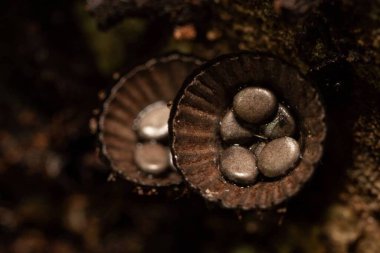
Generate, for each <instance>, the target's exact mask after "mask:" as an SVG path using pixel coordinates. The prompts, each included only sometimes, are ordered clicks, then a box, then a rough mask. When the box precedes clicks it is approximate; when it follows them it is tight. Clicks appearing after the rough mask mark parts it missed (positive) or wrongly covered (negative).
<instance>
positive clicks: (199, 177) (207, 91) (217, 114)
mask: <svg viewBox="0 0 380 253" xmlns="http://www.w3.org/2000/svg"><path fill="white" fill-rule="evenodd" d="M247 88H248V89H251V90H252V89H253V90H254V89H260V94H264V95H263V96H264V97H265V98H266V100H265V101H264V102H265V103H264V102H263V103H262V104H261V105H260V106H261V108H264V109H260V110H261V111H259V113H261V114H260V115H259V116H260V117H255V115H253V116H252V115H251V116H250V118H244V117H245V116H246V115H242V113H243V114H244V110H241V111H238V112H236V108H234V107H235V104H236V100H237V99H236V96H237V94H240V95H241V92H242V91H243V90H244V89H247ZM268 91H269V95H268ZM250 92H251V91H250ZM271 93H273V94H274V96H272V95H271ZM253 94H255V91H254V93H253ZM257 94H258V93H257ZM243 95H244V94H243ZM260 96H261V95H260ZM240 97H243V99H242V100H243V101H244V99H245V98H244V96H240ZM261 97H262V96H261ZM244 103H248V104H249V103H250V101H249V100H248V101H244ZM260 106H259V107H260ZM268 106H272V107H273V108H269V109H268V110H267V111H264V110H265V108H268ZM238 109H239V108H238ZM243 109H244V108H243ZM231 110H232V111H234V113H235V116H236V118H237V120H236V121H237V122H241V121H243V123H241V124H240V123H238V124H240V125H239V126H240V127H244V131H240V130H241V129H240V130H239V131H240V132H241V133H242V136H239V138H237V139H236V140H231V138H227V140H226V135H224V133H226V132H228V130H229V129H231V128H230V126H233V125H234V124H235V123H231V122H233V120H229V121H228V123H229V124H230V125H228V127H226V129H227V130H226V129H223V128H222V126H221V124H223V120H224V117H225V116H226V115H229V114H230V113H231ZM239 113H240V115H239ZM276 113H277V114H276ZM276 115H277V116H278V115H280V116H281V117H280V118H279V119H278V118H277V121H279V120H280V123H281V124H280V125H276V124H277V123H276V122H275V120H276ZM289 115H291V117H290V118H289ZM256 116H257V115H256ZM324 116H325V112H324V108H323V106H322V103H321V101H320V99H319V95H318V93H317V91H316V90H315V89H314V88H313V87H312V86H311V84H310V83H309V82H308V81H307V80H305V79H304V78H303V77H302V76H301V75H300V74H299V73H298V71H297V70H296V69H295V68H293V67H291V66H289V65H288V64H285V63H283V62H282V61H280V60H278V59H275V58H273V57H268V56H258V55H255V54H252V53H241V54H235V55H226V56H222V57H220V58H217V59H215V60H214V61H212V62H210V63H208V64H205V65H204V66H202V67H201V68H200V69H198V71H197V72H196V73H193V75H192V76H191V77H190V78H188V79H187V80H186V82H185V83H184V86H183V87H182V89H181V90H180V92H179V93H178V94H177V97H176V99H175V101H174V103H173V107H172V111H171V115H170V120H169V132H170V137H171V139H170V147H171V149H172V153H173V155H174V156H175V159H174V163H175V164H176V166H177V168H178V169H179V170H180V171H181V172H182V174H183V175H184V178H185V180H186V181H187V182H188V183H189V184H190V185H191V186H192V187H193V188H194V189H196V190H197V191H198V192H200V194H201V195H202V196H203V197H205V198H206V199H208V200H209V201H214V202H218V203H220V204H221V205H222V206H224V207H227V208H239V209H268V208H271V207H273V206H275V205H278V204H280V203H282V202H284V201H285V200H287V199H288V198H290V197H292V196H294V195H295V194H296V193H297V192H298V191H299V190H300V189H301V187H302V185H303V184H304V183H305V182H306V181H307V180H308V179H309V178H310V176H311V174H312V172H313V171H314V168H315V167H316V165H317V162H318V161H319V159H320V158H321V155H322V142H323V140H324V138H325V133H326V126H325V123H324ZM229 117H230V118H229V119H231V115H230V116H229ZM225 121H226V120H225ZM292 122H293V123H292ZM284 124H285V126H287V127H283V126H284ZM286 124H290V126H289V125H286ZM291 124H294V125H295V126H292V125H291ZM237 129H239V127H237ZM223 131H224V133H223ZM250 131H251V132H250ZM221 132H222V134H221ZM229 134H230V133H229ZM282 135H285V136H287V135H292V137H293V138H289V137H286V138H288V139H286V138H285V139H284V140H280V141H277V142H274V141H276V140H278V139H281V137H283V136H282ZM230 136H231V135H228V137H230ZM232 139H233V138H232ZM247 139H248V141H247ZM241 140H242V141H241ZM240 141H241V142H240ZM261 142H264V143H266V144H265V146H264V147H262V146H261V148H262V149H261V155H262V156H264V155H265V156H266V157H267V158H268V159H267V160H266V161H264V162H263V158H260V155H259V156H258V157H256V158H255V159H256V160H255V161H256V163H257V166H258V168H259V170H260V166H261V167H262V168H264V167H265V169H267V170H266V171H265V172H264V169H262V171H261V173H260V174H259V175H257V176H256V175H255V177H256V178H255V179H253V174H251V175H247V174H244V175H245V177H246V179H247V181H245V182H244V181H243V182H242V183H241V182H240V183H239V180H240V179H238V180H235V179H236V175H237V174H236V175H232V174H231V173H230V172H231V170H227V169H226V168H225V166H224V165H223V160H226V161H228V163H229V164H233V163H231V160H232V158H231V154H234V155H235V153H236V150H237V149H235V151H234V152H229V153H228V155H229V157H228V159H225V158H226V157H224V155H223V154H224V152H225V150H227V149H228V148H229V147H231V145H234V144H235V145H236V144H238V145H240V146H241V147H243V148H245V149H246V150H249V148H250V147H251V146H252V145H253V144H254V143H261ZM271 142H272V144H271ZM273 143H274V144H273ZM266 147H269V148H266ZM273 147H274V148H273ZM278 147H281V149H279V150H280V151H281V152H283V149H282V147H287V148H289V151H291V152H293V153H290V154H291V155H292V157H293V159H289V160H286V159H287V158H286V157H287V154H282V156H281V154H280V155H279V157H278V158H279V159H280V157H282V159H284V160H283V162H284V161H285V162H287V163H286V164H287V166H288V167H289V168H288V169H286V168H285V169H282V170H281V171H280V173H277V174H276V173H274V172H273V171H272V172H268V164H269V165H274V164H276V165H277V167H276V168H277V169H279V168H280V169H281V168H282V167H281V166H279V165H278V164H279V163H278V160H276V155H275V154H272V151H274V150H275V148H278ZM242 152H243V153H244V155H247V153H246V151H245V150H244V151H242ZM250 152H251V153H252V156H256V155H257V154H255V151H250ZM276 152H277V151H276ZM297 152H298V153H297ZM243 153H242V154H243ZM236 157H238V156H236ZM269 158H270V159H269ZM246 159H248V160H249V159H251V158H250V157H248V156H247V158H246ZM264 160H265V159H264ZM252 161H253V160H252ZM268 161H269V162H268ZM238 162H239V161H238V160H237V163H238ZM226 164H227V163H226ZM280 165H281V164H280ZM269 167H270V166H269ZM240 169H241V168H240ZM226 171H229V172H228V173H229V174H231V175H230V176H231V177H230V179H231V178H232V180H230V179H229V178H228V175H227V174H228V173H227V172H226ZM241 171H243V172H244V173H246V172H247V170H241ZM250 171H251V173H256V171H255V170H254V169H253V167H252V168H251V170H250ZM232 172H233V171H232ZM241 175H243V174H241Z"/></svg>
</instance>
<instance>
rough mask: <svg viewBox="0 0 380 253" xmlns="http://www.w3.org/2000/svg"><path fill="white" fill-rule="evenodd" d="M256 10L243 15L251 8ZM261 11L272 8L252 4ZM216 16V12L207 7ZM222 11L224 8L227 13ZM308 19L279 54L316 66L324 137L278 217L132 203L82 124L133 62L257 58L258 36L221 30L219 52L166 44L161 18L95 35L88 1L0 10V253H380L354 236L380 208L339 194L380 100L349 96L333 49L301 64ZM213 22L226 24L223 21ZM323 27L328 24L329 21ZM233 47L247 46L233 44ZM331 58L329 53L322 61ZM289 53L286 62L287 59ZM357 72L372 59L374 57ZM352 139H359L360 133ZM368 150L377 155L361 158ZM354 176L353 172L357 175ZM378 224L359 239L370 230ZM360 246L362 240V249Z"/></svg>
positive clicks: (168, 34)
mask: <svg viewBox="0 0 380 253" xmlns="http://www.w3.org/2000/svg"><path fill="white" fill-rule="evenodd" d="M237 2H239V1H237ZM252 6H253V5H248V7H247V8H252V9H254V8H255V7H252ZM349 6H350V5H349ZM266 8H272V7H271V5H269V7H268V6H260V5H258V7H257V9H258V10H261V9H263V10H265V9H266ZM209 11H210V10H209ZM214 11H215V12H217V11H216V10H211V12H214ZM218 11H220V12H221V13H223V12H226V10H225V9H223V8H221V10H218ZM344 11H345V10H344ZM344 11H343V12H344ZM324 14H326V13H324ZM326 15H329V14H326ZM221 16H223V15H221ZM328 18H329V16H327V18H326V19H328ZM243 19H244V18H243ZM221 20H223V18H222V19H221ZM244 20H245V19H244ZM218 22H219V23H218ZM239 22H240V23H239ZM253 22H257V23H255V24H259V26H260V27H261V26H263V24H266V23H265V22H266V21H265V20H264V21H263V20H260V19H257V18H255V20H254V21H253ZM276 22H277V21H276ZM316 22H317V25H315V24H314V23H313V22H307V23H308V24H310V27H312V28H311V29H309V30H311V31H314V33H312V35H313V36H309V34H308V33H307V32H305V30H302V29H299V28H297V27H298V25H297V24H294V23H292V22H291V21H290V23H287V25H289V26H291V27H294V30H296V31H298V32H297V35H300V36H301V35H302V36H304V37H302V39H301V41H303V42H305V43H302V45H300V44H299V42H297V43H298V44H296V45H297V47H302V48H305V50H304V51H302V52H298V51H297V52H295V51H291V50H289V49H288V50H289V52H290V51H291V52H295V53H294V54H297V57H298V58H297V59H301V60H299V61H297V64H298V65H299V66H301V67H303V70H304V72H307V71H305V70H306V69H308V68H309V69H313V66H314V67H315V66H320V67H318V68H316V67H315V68H314V69H316V73H317V74H315V75H316V76H315V80H316V82H324V85H321V86H320V88H321V90H322V94H323V97H324V101H325V103H326V106H327V112H328V114H329V118H328V126H329V129H330V132H329V137H328V140H327V148H326V150H327V151H326V155H325V157H324V158H323V161H322V163H321V166H320V167H321V169H320V170H319V171H318V172H317V173H316V175H315V177H314V179H313V180H312V182H310V183H308V184H307V185H306V187H305V189H304V190H303V191H302V193H301V194H299V195H298V196H297V197H296V198H295V199H293V200H292V201H291V202H290V203H289V204H288V205H287V206H286V207H287V208H286V209H280V210H274V211H273V212H268V213H264V214H262V213H240V212H235V211H229V210H223V209H221V208H219V207H217V206H213V205H210V204H207V203H205V202H204V201H203V200H202V199H201V198H200V197H198V196H197V195H195V194H192V193H190V192H187V191H184V192H182V191H179V192H175V193H173V192H170V191H169V192H168V191H165V190H163V191H157V192H153V193H152V192H149V191H146V192H145V194H142V195H141V194H138V192H139V188H136V187H135V186H133V185H131V184H130V183H128V182H126V181H124V180H122V179H117V180H116V181H112V180H111V181H110V180H108V177H109V173H110V171H109V170H108V169H107V168H105V167H104V166H103V165H102V163H101V162H100V161H99V160H98V158H97V156H96V154H95V146H96V145H95V143H96V138H95V136H94V135H93V134H91V132H90V128H89V122H90V119H91V117H92V115H93V110H94V109H96V108H97V107H98V106H99V104H100V103H99V100H98V93H99V91H101V90H104V89H109V88H110V87H111V86H112V85H113V84H114V83H115V82H116V80H117V79H118V78H119V77H120V75H123V74H124V73H125V72H126V71H128V70H129V69H130V68H131V67H132V66H134V65H136V64H138V63H141V62H144V61H145V60H147V59H149V58H151V57H157V56H158V55H160V54H162V53H165V52H169V51H172V50H177V51H181V52H185V53H194V54H196V55H198V56H202V57H204V58H212V57H213V56H216V55H218V54H220V53H222V52H231V51H234V50H235V49H236V48H237V47H239V49H260V50H263V48H262V47H261V44H260V43H261V42H259V41H260V40H257V41H255V40H254V41H253V42H252V41H251V42H249V41H250V40H249V39H247V38H246V37H242V35H241V34H240V33H239V31H240V30H239V29H241V28H239V27H238V28H236V27H235V26H234V27H233V28H231V27H228V26H227V27H225V29H226V34H227V35H226V37H225V38H224V39H223V40H222V41H221V42H220V43H219V44H218V43H215V44H213V43H210V42H207V41H205V37H206V35H205V36H203V35H202V34H200V35H199V36H198V38H197V39H196V40H195V41H187V40H185V41H182V40H175V39H173V36H172V29H173V26H174V25H173V22H172V20H171V19H169V18H167V17H164V18H158V19H154V20H152V19H146V18H136V17H134V18H131V17H129V18H127V19H125V20H124V21H123V22H121V23H118V24H116V25H114V26H112V27H111V28H110V29H108V30H107V31H103V32H102V31H100V30H99V29H97V26H96V21H95V19H94V18H91V16H90V15H89V13H88V12H86V4H85V2H83V1H74V0H55V1H44V0H35V1H27V0H13V1H11V0H5V1H2V2H1V3H0V31H1V33H0V34H1V37H0V252H14V253H24V252H53V253H65V252H210V253H211V252H232V253H253V252H284V253H285V252H375V251H368V250H371V247H375V249H376V246H373V244H374V243H375V245H376V240H377V239H374V238H373V236H372V237H371V236H368V235H367V232H363V228H362V227H363V224H366V223H363V222H362V221H363V220H365V221H367V220H368V219H370V220H371V221H373V222H375V223H376V224H378V223H377V220H378V219H377V218H376V217H378V216H376V215H378V210H380V209H376V210H375V211H373V210H370V211H368V210H367V209H366V210H367V211H366V212H364V211H363V209H365V208H367V206H368V204H363V205H364V206H365V208H362V206H361V207H360V208H351V207H348V204H347V203H352V202H353V199H354V197H352V196H353V195H355V196H357V195H360V194H352V195H349V197H347V196H346V195H345V194H351V193H352V191H350V190H344V191H343V190H342V189H347V188H348V189H350V186H352V185H355V183H351V181H349V183H347V182H348V181H345V179H346V174H345V171H346V170H348V169H347V168H350V167H352V166H353V165H352V164H354V162H353V160H355V156H354V155H355V152H358V151H355V150H354V151H353V150H352V146H353V145H354V146H355V145H356V144H353V142H355V141H356V142H359V143H361V144H362V146H363V145H364V146H365V145H367V144H368V142H370V143H369V144H368V145H367V146H369V147H370V148H371V147H372V146H373V145H372V144H371V143H372V142H371V141H372V140H373V138H375V140H376V138H377V137H376V136H379V132H378V129H379V128H378V125H376V124H377V123H378V122H379V121H378V118H375V119H372V120H371V118H370V117H377V116H376V115H378V114H377V111H375V113H374V112H369V111H370V110H376V107H375V109H373V108H374V107H373V106H372V105H373V104H377V103H376V100H377V98H378V93H377V92H378V90H376V89H374V88H373V86H371V85H369V84H368V85H367V84H366V85H364V84H363V83H365V82H361V83H360V85H362V86H360V88H358V90H360V91H363V90H364V91H365V92H362V93H365V95H362V93H360V92H359V93H358V92H352V91H351V89H355V87H357V86H355V83H357V80H358V79H360V78H359V77H357V78H355V77H352V78H351V77H348V76H350V75H346V74H347V73H352V72H353V71H351V70H352V65H350V66H349V67H347V66H346V65H345V64H332V66H333V67H331V68H330V67H329V68H326V69H324V66H326V65H328V64H327V63H326V61H324V60H326V59H337V58H339V57H340V53H341V51H342V50H341V48H339V50H338V49H336V48H334V49H330V48H328V49H326V51H327V53H326V54H325V56H323V57H322V56H321V54H318V57H320V58H321V59H319V58H318V57H314V58H313V59H311V58H310V57H309V55H308V54H307V53H306V52H309V51H312V50H311V49H310V48H311V47H314V46H315V44H313V43H311V42H310V41H312V42H315V41H317V40H318V39H320V38H324V35H325V34H324V32H323V31H319V29H317V30H318V32H316V31H315V29H314V28H313V25H314V26H317V27H321V26H320V23H318V22H320V21H316ZM237 23H238V24H241V26H245V25H246V24H244V22H242V21H237ZM322 23H323V22H322ZM215 24H216V25H215V26H216V27H218V24H219V26H224V25H223V23H221V21H220V20H219V19H217V20H216V21H215ZM270 24H273V22H272V23H270ZM332 24H333V26H332V27H333V28H334V29H335V27H336V22H335V23H334V22H333V23H332ZM364 24H365V23H364ZM202 25H204V26H202ZM207 25H210V24H207ZM329 25H330V24H326V26H327V27H329ZM205 26H206V23H202V24H201V25H200V26H199V24H198V26H197V28H199V31H200V32H202V29H205ZM276 26H277V25H276ZM280 26H281V25H280ZM202 27H203V28H202ZM375 27H377V26H375ZM330 28H331V27H330ZM270 29H273V27H272V28H269V30H270ZM276 29H277V28H276ZM280 29H282V28H281V27H280ZM289 29H290V28H289ZM309 30H307V29H306V31H309ZM322 30H323V29H322ZM331 30H333V29H331ZM331 30H330V31H331ZM243 31H244V30H243ZM255 31H256V30H254V31H253V32H252V34H250V32H251V31H249V30H247V31H245V32H244V33H243V35H244V34H250V35H249V36H253V37H254V38H256V37H255V36H257V34H255ZM240 32H241V31H240ZM259 32H260V36H261V35H263V34H264V35H265V34H266V31H265V30H259ZM268 34H269V37H270V38H269V40H268V41H267V42H265V43H267V44H268V45H271V47H272V48H275V49H274V51H276V52H277V53H278V54H280V55H281V54H282V55H287V51H286V50H282V49H281V48H280V49H279V47H277V44H276V43H279V42H278V41H277V42H276V41H275V40H271V36H272V37H276V35H275V34H271V33H270V32H268ZM305 34H306V35H305ZM342 34H344V33H342ZM342 36H343V35H342ZM236 38H238V40H239V38H240V39H241V40H242V43H243V44H242V45H240V44H239V43H237V42H236V40H237V39H236ZM349 38H351V37H349ZM257 39H258V37H257ZM247 41H248V42H247ZM273 41H274V42H273ZM270 42H273V43H274V44H270ZM307 42H310V43H307ZM322 42H323V40H322ZM244 43H246V44H245V45H244ZM345 43H346V42H345ZM247 44H248V46H247ZM325 44H329V43H325ZM325 44H324V42H323V43H322V45H325ZM348 44H349V43H348ZM231 45H233V46H231ZM344 45H346V44H344ZM352 47H353V48H355V47H356V46H352ZM269 48H270V47H269ZM308 50H309V51H308ZM334 50H335V51H334ZM264 51H265V50H264ZM330 51H334V52H335V53H336V55H337V56H336V55H333V56H331V55H330ZM343 51H344V50H343ZM313 52H314V51H313ZM375 52H376V51H375ZM377 54H378V51H377ZM363 55H364V53H363ZM313 56H315V55H313ZM346 56H347V55H345V57H346ZM294 57H295V56H294V55H293V53H289V59H288V60H289V61H291V60H292V59H293V58H294ZM315 58H316V59H315ZM301 61H303V64H301V63H300V62H301ZM322 62H323V64H322ZM327 62H328V61H327ZM359 62H360V61H359ZM360 64H362V65H358V66H366V65H365V64H369V65H371V64H375V63H374V62H371V60H369V61H368V62H366V63H363V62H361V63H360ZM363 64H364V65H363ZM321 66H322V67H321ZM376 66H377V65H376ZM321 69H322V71H321V72H318V71H320V70H321ZM374 72H375V73H376V71H374ZM342 73H343V74H342ZM364 73H366V72H364ZM359 76H360V77H362V76H366V74H363V75H359ZM367 76H368V75H367ZM326 78H327V79H326ZM329 78H330V79H329ZM320 79H321V80H320ZM347 79H349V80H347ZM341 81H342V82H341ZM366 81H368V83H371V82H375V83H378V78H377V76H371V77H368V80H366ZM340 85H342V86H340ZM356 85H357V84H356ZM340 87H341V88H342V89H340ZM352 87H354V88H352ZM372 89H373V90H375V91H374V92H372ZM369 90H371V92H369ZM368 93H370V94H371V95H368ZM352 96H356V100H355V99H353V98H352ZM368 98H371V99H370V101H372V102H371V103H372V104H371V103H370V102H368V104H365V105H362V107H364V108H366V109H365V110H364V111H365V112H366V113H364V114H363V113H362V112H363V110H361V109H360V108H362V107H360V106H359V109H358V107H357V101H358V100H361V99H362V100H368ZM373 101H375V103H373ZM377 101H378V100H377ZM353 107H355V108H356V109H353ZM358 110H359V112H358ZM360 110H361V111H360ZM366 110H367V111H366ZM361 115H364V116H363V117H364V118H363V117H362V118H361ZM368 115H370V116H368ZM373 115H375V116H373ZM357 120H359V123H357ZM360 120H361V121H360ZM355 122H356V123H355ZM363 126H365V127H364V129H365V131H364V130H363V131H356V132H355V131H354V130H353V129H356V128H359V130H362V129H363ZM371 126H373V127H372V128H371ZM353 131H354V132H353ZM357 132H359V135H360V133H361V135H360V136H359V137H358V136H356V135H355V134H356V133H357ZM373 133H375V137H373V135H371V134H373ZM331 136H334V138H331ZM363 136H364V137H363ZM368 136H369V137H368ZM371 136H372V137H371ZM355 138H356V139H355ZM358 138H359V139H358ZM371 138H372V139H371ZM362 140H364V141H362ZM366 140H368V142H367V141H366ZM375 142H376V141H375ZM363 143H364V144H363ZM371 145H372V146H371ZM374 145H377V144H374ZM376 147H377V146H376ZM365 148H366V147H363V148H362V150H364V149H365ZM370 148H369V149H370ZM377 150H378V148H373V149H371V150H369V153H372V154H375V152H376V151H377ZM359 151H360V150H359ZM367 151H368V149H367V150H365V152H367ZM363 152H364V151H363ZM365 152H364V153H365ZM353 154H354V155H353ZM352 157H353V158H352ZM374 157H375V158H374V159H375V161H374V162H373V161H372V160H371V159H372V157H367V158H366V157H364V158H363V157H362V158H361V159H362V160H360V159H359V163H361V164H365V163H366V162H368V161H369V162H368V163H369V164H368V166H365V167H366V168H372V167H371V166H373V164H375V170H376V164H377V165H378V164H379V163H378V160H376V159H377V157H378V156H376V155H374ZM356 160H357V159H356ZM371 161H372V163H371ZM358 167H359V169H360V168H361V166H358ZM353 171H354V172H353V173H354V176H353V177H356V176H355V175H359V176H360V175H361V174H362V173H361V172H359V173H357V174H355V171H357V170H353ZM359 171H360V170H359ZM369 173H372V172H369ZM375 181H376V180H375ZM370 187H371V186H370ZM360 189H361V188H360ZM342 192H343V193H342ZM354 192H355V191H354ZM376 194H378V193H377V192H376V191H375V194H374V195H376ZM341 195H343V197H341ZM361 196H362V195H360V199H361ZM365 196H366V201H367V202H366V203H368V202H370V203H374V202H376V201H378V199H377V197H372V199H371V196H373V195H368V196H370V197H367V195H365ZM376 196H377V195H376ZM368 198H369V199H368ZM364 202H365V201H364ZM355 203H356V202H355ZM359 203H362V202H360V201H359ZM284 210H287V211H284ZM358 210H360V211H358ZM363 212H364V213H365V214H366V215H367V216H365V215H363ZM377 226H378V225H376V226H375V228H374V229H375V230H370V232H368V233H369V234H370V235H373V234H377V231H378V230H376V229H377V228H378V227H377ZM373 231H375V232H373ZM379 231H380V230H379ZM358 238H359V239H358ZM363 238H364V239H363ZM361 239H363V240H364V242H365V243H367V244H365V243H364V246H361V245H362V244H361V241H360V240H361ZM377 241H378V240H377ZM368 245H370V246H368ZM371 245H372V246H371ZM334 247H336V248H334ZM372 249H373V248H372ZM338 250H341V251H338ZM365 250H367V251H365Z"/></svg>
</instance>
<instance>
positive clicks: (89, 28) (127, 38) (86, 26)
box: [75, 4, 147, 75]
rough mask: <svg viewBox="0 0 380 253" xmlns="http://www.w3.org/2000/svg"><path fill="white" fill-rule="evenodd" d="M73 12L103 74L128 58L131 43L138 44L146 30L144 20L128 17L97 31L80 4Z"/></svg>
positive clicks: (109, 71) (110, 71) (109, 72)
mask: <svg viewBox="0 0 380 253" xmlns="http://www.w3.org/2000/svg"><path fill="white" fill-rule="evenodd" d="M75 12H76V14H77V18H78V22H79V24H80V25H81V28H82V30H83V33H84V35H85V36H86V40H85V41H86V42H87V43H88V47H89V48H90V49H91V50H92V51H93V55H94V56H95V57H96V58H95V61H96V64H97V66H98V68H99V71H100V72H101V73H103V74H105V75H110V74H111V73H112V72H113V71H115V70H117V69H120V68H121V65H122V64H123V63H125V62H126V59H127V58H128V55H129V52H128V51H130V50H131V49H130V48H131V45H136V44H138V42H139V41H141V39H142V37H143V35H144V32H145V30H146V25H147V21H146V20H144V19H136V18H130V19H125V20H124V21H123V22H122V23H120V24H118V25H117V26H115V27H113V28H112V29H110V30H107V31H106V32H103V31H99V30H98V29H97V27H96V24H95V21H94V20H93V19H92V18H91V17H90V15H89V14H88V13H87V12H86V11H85V10H84V7H83V5H82V4H78V5H77V6H76V10H75Z"/></svg>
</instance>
